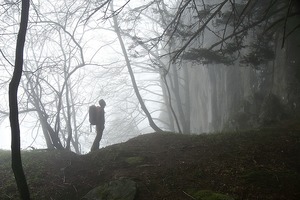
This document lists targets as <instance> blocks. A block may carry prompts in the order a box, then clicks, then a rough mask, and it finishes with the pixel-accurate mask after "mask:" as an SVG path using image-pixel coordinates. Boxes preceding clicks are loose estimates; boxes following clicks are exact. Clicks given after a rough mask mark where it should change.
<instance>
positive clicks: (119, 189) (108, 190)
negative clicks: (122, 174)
mask: <svg viewBox="0 0 300 200" xmlns="http://www.w3.org/2000/svg"><path fill="white" fill-rule="evenodd" d="M136 192H137V186H136V183H135V182H134V181H132V180H129V179H121V180H115V181H111V182H109V183H107V184H104V185H103V186H99V187H96V188H94V189H92V190H91V191H89V192H88V193H87V194H86V195H85V196H84V197H83V198H82V200H134V199H135V196H136Z"/></svg>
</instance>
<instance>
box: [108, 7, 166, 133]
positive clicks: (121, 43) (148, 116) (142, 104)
mask: <svg viewBox="0 0 300 200" xmlns="http://www.w3.org/2000/svg"><path fill="white" fill-rule="evenodd" d="M110 5H111V10H112V11H113V3H112V2H111V4H110ZM113 21H114V29H115V32H116V34H117V36H118V40H119V42H120V46H121V48H122V52H123V55H124V57H125V61H126V66H127V69H128V72H129V75H130V78H131V82H132V85H133V89H134V92H135V94H136V96H137V98H138V100H139V103H140V104H141V108H142V110H143V111H144V112H145V114H146V116H147V118H148V121H149V125H150V126H151V128H153V129H154V130H155V131H156V132H162V130H161V129H160V128H159V127H158V126H157V125H156V124H155V122H154V121H153V119H152V117H151V114H150V113H149V111H148V109H147V107H146V105H145V103H144V101H143V99H142V97H141V94H140V92H139V89H138V86H137V84H136V81H135V77H134V73H133V71H132V68H131V64H130V61H129V58H128V55H127V51H126V48H125V45H124V42H123V39H122V36H121V33H120V29H119V26H118V21H117V17H116V16H115V15H114V16H113Z"/></svg>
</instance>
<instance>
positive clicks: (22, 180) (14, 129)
mask: <svg viewBox="0 0 300 200" xmlns="http://www.w3.org/2000/svg"><path fill="white" fill-rule="evenodd" d="M28 14H29V0H22V12H21V23H20V29H19V33H18V38H17V45H16V58H15V69H14V72H13V76H12V80H11V82H10V84H9V109H10V114H9V118H10V126H11V157H12V170H13V172H14V175H15V179H16V183H17V187H18V190H19V192H20V195H21V198H22V199H23V200H29V199H30V193H29V189H28V185H27V181H26V177H25V174H24V171H23V166H22V159H21V151H20V124H19V115H18V87H19V84H20V80H21V76H22V70H23V51H24V44H25V37H26V31H27V24H28Z"/></svg>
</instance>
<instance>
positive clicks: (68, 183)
mask: <svg viewBox="0 0 300 200" xmlns="http://www.w3.org/2000/svg"><path fill="white" fill-rule="evenodd" d="M23 162H24V170H25V172H26V176H27V179H28V183H29V187H30V191H31V196H32V199H37V200H42V199H53V200H54V199H55V200H66V199H70V200H73V199H74V200H75V199H81V198H82V197H83V196H84V195H85V194H86V193H87V192H88V191H89V190H91V189H93V188H95V187H96V186H99V185H103V184H105V183H107V182H109V181H111V180H118V179H122V178H128V179H131V180H134V181H135V182H136V183H137V188H138V192H137V197H136V199H140V200H150V199H151V200H160V199H166V200H176V199H178V200H185V199H187V200H191V199H205V198H202V197H200V195H199V194H200V193H201V192H202V191H212V192H214V193H220V194H223V195H227V196H226V198H225V197H224V196H223V197H224V198H221V197H220V195H219V196H218V195H214V198H215V199H236V200H238V199H241V200H242V199H243V200H246V199H264V200H265V199H282V200H283V199H289V200H298V199H300V191H299V188H300V129H299V127H297V126H294V127H292V126H288V127H276V128H265V129H260V130H255V131H248V132H242V133H219V134H202V135H178V134H173V133H152V134H146V135H141V136H139V137H136V138H133V139H131V140H129V141H127V142H125V143H122V144H116V145H112V146H109V147H106V148H103V149H100V150H99V151H96V152H93V153H90V154H87V155H81V156H79V155H76V154H74V153H72V152H64V151H46V150H34V151H28V152H23ZM0 178H1V181H0V199H3V200H5V199H18V193H17V189H16V185H15V182H14V179H13V175H12V171H11V169H10V152H8V151H0ZM227 197H228V198H227Z"/></svg>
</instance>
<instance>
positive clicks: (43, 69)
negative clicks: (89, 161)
mask: <svg viewBox="0 0 300 200" xmlns="http://www.w3.org/2000/svg"><path fill="white" fill-rule="evenodd" d="M234 2H235V3H232V2H231V1H228V0H225V1H221V0H214V1H208V0H207V1H201V2H200V1H199V2H197V1H150V0H149V1H138V0H135V1H114V2H113V1H106V2H103V1H94V0H91V1H81V0H80V1H75V2H74V1H69V0H59V1H48V0H46V1H38V0H33V1H32V5H31V7H30V14H29V25H28V29H27V36H26V43H25V52H24V66H23V74H22V79H21V83H20V86H19V90H18V102H19V103H18V106H19V119H20V125H21V127H20V130H21V147H22V149H36V148H42V149H45V148H57V146H55V142H54V140H59V142H60V143H61V144H62V146H63V147H66V144H67V141H68V140H67V138H68V134H70V133H71V135H72V139H71V150H72V151H74V152H76V153H78V154H85V153H88V152H89V150H90V148H91V145H92V143H93V140H94V138H95V136H96V132H95V127H92V129H90V128H91V127H90V123H89V116H88V109H89V106H91V105H98V101H99V100H100V99H104V100H105V101H106V104H107V106H106V107H105V121H106V123H105V129H104V133H103V137H102V140H101V142H100V148H103V147H106V146H108V145H112V144H115V143H120V142H124V141H127V140H128V139H130V138H133V137H136V136H138V135H141V134H145V133H150V132H155V131H157V130H156V128H155V127H158V128H159V129H161V130H162V131H172V132H175V133H179V134H201V133H208V132H210V133H211V132H219V131H224V130H226V131H237V130H247V129H251V128H256V127H259V126H261V125H262V124H266V123H274V122H278V121H280V120H285V119H295V118H297V117H298V116H299V111H300V110H299V106H298V105H299V103H300V96H299V92H297V91H299V74H298V73H299V70H298V69H297V68H296V67H297V66H299V56H297V52H299V48H300V41H299V37H298V36H299V28H298V29H297V27H299V24H300V21H299V17H298V16H297V15H296V17H295V15H293V12H296V11H298V7H296V3H295V5H294V4H293V5H292V8H290V7H287V3H286V2H285V1H280V2H279V3H278V4H274V5H273V4H271V2H272V1H266V2H265V1H264V3H262V2H260V3H259V2H256V3H253V2H252V1H249V2H247V1H242V0H239V1H234ZM111 4H114V8H113V9H114V10H112V7H111V6H110V5H111ZM20 6H21V5H20V2H18V3H12V2H11V1H3V2H2V3H1V8H0V9H1V12H0V13H1V15H0V16H1V18H0V20H1V25H0V35H1V38H0V50H1V55H0V86H1V87H0V95H1V99H2V100H1V102H0V123H1V129H0V130H1V131H0V132H1V141H0V149H9V148H10V134H11V133H10V125H9V104H8V84H9V82H10V80H11V77H12V73H13V69H14V67H13V63H14V59H15V46H16V37H17V31H18V28H19V19H20ZM270 8H272V9H271V10H272V12H271V11H270ZM273 10H274V11H273ZM286 16H289V17H287V18H286V20H284V19H285V17H286ZM118 33H119V35H120V37H118ZM121 42H123V43H124V46H125V51H124V49H122V48H121V45H120V44H121ZM130 70H132V73H133V74H130ZM297 70H298V71H297ZM296 72H297V73H296ZM132 75H133V76H132ZM135 84H136V85H137V89H138V93H139V94H140V97H141V98H139V94H137V91H136V90H135V88H134V85H135ZM143 103H144V104H145V106H143ZM147 113H149V114H147ZM152 120H153V123H152V122H151V121H152ZM91 130H92V131H91Z"/></svg>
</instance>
